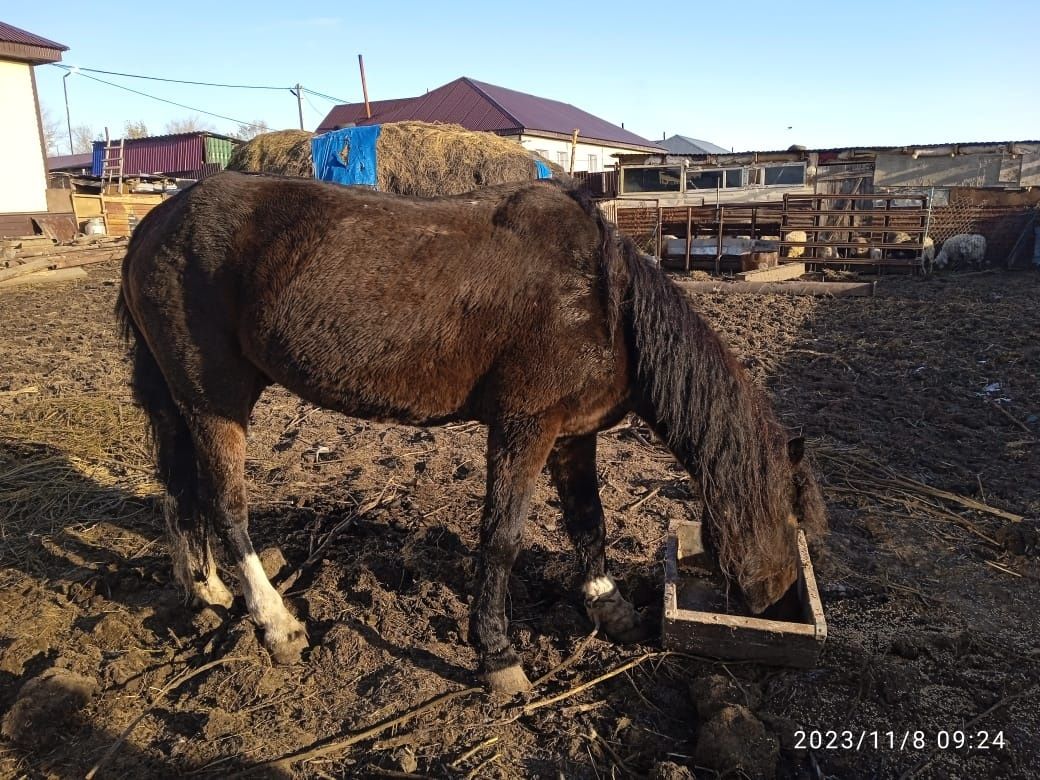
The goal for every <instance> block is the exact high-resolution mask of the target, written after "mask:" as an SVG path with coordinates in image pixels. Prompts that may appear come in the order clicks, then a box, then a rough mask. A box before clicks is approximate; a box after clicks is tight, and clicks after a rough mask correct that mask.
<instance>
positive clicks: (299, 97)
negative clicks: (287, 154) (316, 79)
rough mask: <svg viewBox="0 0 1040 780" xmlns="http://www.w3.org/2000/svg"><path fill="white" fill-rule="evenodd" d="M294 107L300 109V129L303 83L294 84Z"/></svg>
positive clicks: (301, 125) (301, 124)
mask: <svg viewBox="0 0 1040 780" xmlns="http://www.w3.org/2000/svg"><path fill="white" fill-rule="evenodd" d="M296 107H297V108H298V109H299V111H300V129H301V130H303V85H302V84H299V83H298V84H297V85H296Z"/></svg>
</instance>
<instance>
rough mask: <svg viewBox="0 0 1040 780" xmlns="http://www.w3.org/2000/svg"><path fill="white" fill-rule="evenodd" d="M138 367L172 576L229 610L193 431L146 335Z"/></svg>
mask: <svg viewBox="0 0 1040 780" xmlns="http://www.w3.org/2000/svg"><path fill="white" fill-rule="evenodd" d="M133 363H134V365H133V389H134V395H135V397H136V398H137V399H138V401H139V402H140V404H141V406H142V407H143V408H144V410H145V413H146V414H147V415H148V420H149V422H150V423H151V428H152V438H153V439H154V442H155V449H156V456H157V457H156V460H157V471H158V475H159V479H160V481H161V482H162V483H163V486H164V487H165V488H166V496H165V498H164V500H163V514H164V515H165V518H166V531H167V536H168V540H169V545H170V556H171V558H172V560H173V576H174V578H175V579H176V580H177V581H178V582H179V583H180V584H181V586H182V587H183V588H184V590H185V593H187V595H188V597H189V598H191V599H193V600H194V601H196V602H198V603H201V604H206V605H212V606H216V605H219V606H222V607H230V606H231V601H232V597H231V592H230V591H229V590H228V589H227V587H226V586H225V585H224V583H223V582H222V581H221V579H220V575H219V574H218V573H217V564H216V561H215V560H214V558H213V550H212V548H211V546H210V537H211V528H210V526H209V523H208V522H207V519H206V517H205V515H203V514H201V513H200V512H199V507H198V489H197V480H196V474H197V471H196V467H195V446H194V444H193V443H192V440H191V431H190V430H189V429H188V425H187V423H186V422H185V420H184V417H183V416H182V415H181V413H180V410H179V409H178V408H177V405H176V404H175V403H174V402H173V398H171V397H170V391H169V388H168V386H167V384H166V380H165V378H164V377H163V375H162V372H161V370H160V369H159V365H158V364H157V363H156V362H155V358H154V357H153V355H152V353H151V351H150V350H149V349H148V346H147V345H146V344H145V342H144V340H143V338H142V337H141V336H138V337H137V339H136V344H135V347H134V350H133Z"/></svg>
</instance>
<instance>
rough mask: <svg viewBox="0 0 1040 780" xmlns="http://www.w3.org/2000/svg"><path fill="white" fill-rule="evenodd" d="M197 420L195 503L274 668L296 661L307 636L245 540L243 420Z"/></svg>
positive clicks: (208, 417) (194, 427) (200, 417)
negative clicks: (229, 564)
mask: <svg viewBox="0 0 1040 780" xmlns="http://www.w3.org/2000/svg"><path fill="white" fill-rule="evenodd" d="M247 417H248V412H246V413H245V414H244V415H242V417H241V420H238V419H229V418H227V417H221V416H218V415H213V414H205V415H197V416H196V417H195V418H194V420H193V425H192V434H193V437H194V441H195V451H196V457H197V458H198V464H199V477H198V479H199V500H200V502H201V505H202V509H203V511H204V512H205V513H206V514H207V516H208V517H209V518H210V519H211V521H212V522H213V524H214V525H215V527H216V529H217V533H218V534H220V536H221V538H222V540H223V542H224V546H225V548H226V550H227V552H228V554H229V555H231V557H232V558H233V559H234V562H235V564H236V565H237V566H238V571H239V577H240V579H241V581H242V592H243V594H244V596H245V600H246V608H247V609H248V610H249V615H250V617H252V619H253V621H254V622H255V623H256V625H257V627H258V628H260V630H261V631H262V632H263V636H264V644H266V645H267V649H268V650H269V651H270V652H271V656H272V657H273V658H274V660H275V661H277V662H279V663H293V662H294V661H297V660H299V657H300V652H301V651H302V650H303V649H304V648H306V647H307V631H306V629H305V628H304V626H303V624H302V623H301V622H300V621H298V620H297V619H296V618H294V617H293V616H292V615H291V614H290V613H289V611H288V610H287V609H286V608H285V604H284V603H283V601H282V597H281V596H280V595H279V593H278V591H276V590H275V589H274V587H273V586H272V585H271V582H270V580H268V579H267V575H266V574H265V573H264V569H263V567H262V566H261V565H260V559H259V558H258V557H257V555H256V552H255V551H254V550H253V544H252V542H251V541H250V539H249V528H248V522H249V518H248V507H247V500H246V485H245V462H246V428H245V422H244V421H245V419H246V418H247Z"/></svg>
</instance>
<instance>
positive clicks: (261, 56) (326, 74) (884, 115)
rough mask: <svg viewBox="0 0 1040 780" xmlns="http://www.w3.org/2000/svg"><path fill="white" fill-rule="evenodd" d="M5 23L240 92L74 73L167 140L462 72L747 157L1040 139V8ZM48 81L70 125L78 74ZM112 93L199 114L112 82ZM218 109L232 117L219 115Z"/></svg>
mask: <svg viewBox="0 0 1040 780" xmlns="http://www.w3.org/2000/svg"><path fill="white" fill-rule="evenodd" d="M0 21H4V22H6V23H8V24H13V25H14V26H16V27H21V28H22V29H25V30H28V31H30V32H32V33H35V34H37V35H40V36H43V37H45V38H49V39H51V40H54V41H57V42H59V43H62V44H64V45H66V46H68V47H69V51H67V52H65V54H64V56H63V63H65V64H67V65H72V66H78V67H81V68H93V69H97V70H105V71H114V72H119V73H128V74H138V75H145V76H153V77H158V78H166V79H181V80H186V81H205V82H217V83H222V84H240V85H253V86H273V87H278V89H276V90H267V89H262V90H261V89H230V88H218V87H205V86H192V85H182V84H172V83H166V82H161V81H148V80H142V79H134V78H126V77H121V76H109V75H102V74H96V73H94V74H88V73H86V72H80V73H74V74H73V75H71V76H69V77H68V78H67V79H64V81H66V82H67V83H66V84H65V86H67V88H68V116H69V119H70V120H71V124H72V126H73V127H76V126H79V125H86V126H89V127H90V128H91V130H92V131H93V133H94V134H95V135H97V134H99V133H103V132H104V128H105V127H106V126H107V127H108V128H109V129H110V131H111V132H112V134H113V136H118V135H121V134H122V130H123V127H124V123H125V122H127V121H134V122H137V121H141V122H144V123H145V125H146V126H147V128H148V130H149V131H150V133H151V134H159V133H161V132H163V131H164V128H165V127H166V124H167V123H168V122H172V121H177V120H183V119H186V118H189V117H198V119H200V120H201V121H202V122H204V123H205V124H206V125H207V126H208V129H211V130H214V131H216V132H223V133H228V132H230V131H232V130H234V129H235V128H236V127H237V126H238V124H239V123H240V122H252V121H256V120H263V121H264V122H266V123H267V124H268V125H269V126H271V127H272V128H273V129H281V128H293V127H299V117H298V107H297V100H296V98H295V97H294V96H293V94H292V93H291V92H290V91H289V87H290V86H292V85H294V84H296V83H300V84H302V85H303V86H304V87H305V88H307V89H308V90H313V91H314V92H319V93H322V94H323V95H325V96H328V97H333V98H338V99H339V100H338V101H331V100H328V99H326V98H324V97H319V96H317V95H314V94H310V93H304V94H305V100H304V103H303V118H304V126H305V127H306V129H308V130H313V129H314V128H315V127H316V126H317V125H318V124H319V123H320V121H321V119H322V118H323V117H324V116H325V114H326V113H327V112H328V111H329V109H331V108H332V106H333V105H335V103H336V102H340V101H342V102H359V101H361V100H362V92H361V81H360V76H359V72H358V59H357V55H358V54H363V55H364V59H365V70H366V76H367V81H368V92H369V98H370V99H372V100H376V99H385V98H396V97H406V96H412V95H419V94H422V93H424V92H425V91H426V90H429V89H433V88H436V87H438V86H441V85H442V84H445V83H447V82H449V81H452V80H453V79H456V78H458V77H460V76H470V77H472V78H474V79H477V80H479V81H484V82H488V83H491V84H496V85H499V86H502V87H507V88H509V89H515V90H519V91H521V92H528V93H531V94H535V95H538V96H541V97H546V98H552V99H554V100H560V101H563V102H566V103H571V104H573V105H575V106H578V107H579V108H581V109H583V110H585V111H588V112H590V113H592V114H595V115H597V116H599V117H601V118H603V119H606V120H608V121H610V122H613V123H615V124H622V123H623V124H624V126H625V128H626V129H628V130H631V131H632V132H635V133H637V134H639V135H641V136H643V137H644V138H647V139H650V140H659V139H661V138H662V137H664V136H665V135H668V136H671V135H674V134H677V133H678V134H682V135H688V136H692V137H694V138H701V139H704V140H708V141H711V142H713V143H716V144H719V145H720V146H723V147H726V148H732V149H735V150H737V151H742V150H751V149H756V150H770V149H786V148H787V147H788V146H790V145H792V144H802V145H804V146H807V147H809V148H826V147H835V146H856V145H875V146H876V145H895V146H899V145H909V144H927V143H945V142H968V141H1010V140H1030V139H1037V138H1040V58H1038V57H1037V41H1038V38H1037V35H1038V31H1040V2H1037V0H1022V1H1013V2H1000V0H994V1H993V2H989V3H983V2H970V3H969V2H960V1H959V0H941V1H940V0H922V1H920V2H913V0H903V2H893V1H892V0H878V1H876V2H848V1H846V2H799V1H798V0H787V2H777V1H776V0H772V2H757V0H755V1H750V2H733V1H732V0H730V1H729V2H715V3H712V4H710V5H709V4H707V3H695V2H685V3H669V2H661V3H653V4H646V5H641V4H638V3H633V2H627V3H621V2H613V0H606V1H604V2H598V3H595V2H593V3H579V4H577V5H575V4H564V5H561V4H560V3H558V2H547V1H546V0H527V2H524V3H476V2H473V3H458V2H451V1H450V0H442V1H441V2H436V3H432V2H429V1H428V0H425V1H424V2H410V1H409V2H392V0H382V2H374V3H347V2H342V0H340V2H326V1H325V0H311V1H310V2H307V3H299V2H297V3H293V2H284V1H283V2H273V1H272V0H253V1H252V2H249V3H242V2H234V1H232V0H225V2H209V3H202V2H196V1H195V0H178V1H177V2H169V0H167V2H154V3H152V2H150V3H132V4H130V5H125V6H119V5H111V4H109V5H100V6H99V5H96V4H94V5H90V4H88V5H84V4H82V3H80V2H75V3H74V2H71V1H69V0H46V1H42V0H37V2H33V3H29V2H24V3H17V4H16V3H14V2H13V0H5V2H3V4H2V5H0ZM65 73H66V71H63V70H61V69H59V68H57V67H54V66H50V65H45V66H40V67H38V68H37V69H36V78H37V85H38V90H39V95H40V101H41V103H42V105H43V106H44V107H45V109H46V110H47V112H48V113H49V115H50V116H51V117H52V118H53V119H55V120H60V122H61V124H62V125H63V126H64V124H65V120H66V111H65V99H64V94H63V89H62V87H63V76H64V74H65ZM87 76H94V77H95V78H100V79H104V80H106V81H110V82H112V83H114V84H120V85H122V86H124V87H128V88H130V89H135V90H138V91H140V92H144V93H147V94H149V95H154V96H157V97H161V98H164V99H166V100H170V101H173V102H175V103H181V104H183V105H184V106H188V107H189V108H183V107H178V106H174V105H170V104H168V103H162V102H159V101H157V100H154V99H151V98H149V97H145V96H142V95H138V94H134V93H132V92H128V91H125V90H123V89H119V88H117V87H113V86H109V85H107V84H102V83H99V82H97V81H93V80H91V79H89V78H87ZM203 111H207V112H211V113H213V114H220V115H222V116H223V117H226V118H218V117H215V116H209V115H207V114H205V113H203Z"/></svg>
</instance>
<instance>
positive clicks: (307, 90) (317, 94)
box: [303, 87, 354, 103]
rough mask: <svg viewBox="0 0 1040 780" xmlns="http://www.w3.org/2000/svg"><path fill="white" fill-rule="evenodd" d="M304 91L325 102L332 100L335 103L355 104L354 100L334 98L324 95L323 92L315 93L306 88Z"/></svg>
mask: <svg viewBox="0 0 1040 780" xmlns="http://www.w3.org/2000/svg"><path fill="white" fill-rule="evenodd" d="M303 91H304V92H309V93H311V94H312V95H314V96H315V97H320V98H324V99H325V100H331V101H332V102H333V103H353V102H354V101H353V100H344V99H343V98H338V97H332V95H324V94H322V93H321V92H315V91H314V90H313V89H307V87H304V88H303Z"/></svg>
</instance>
